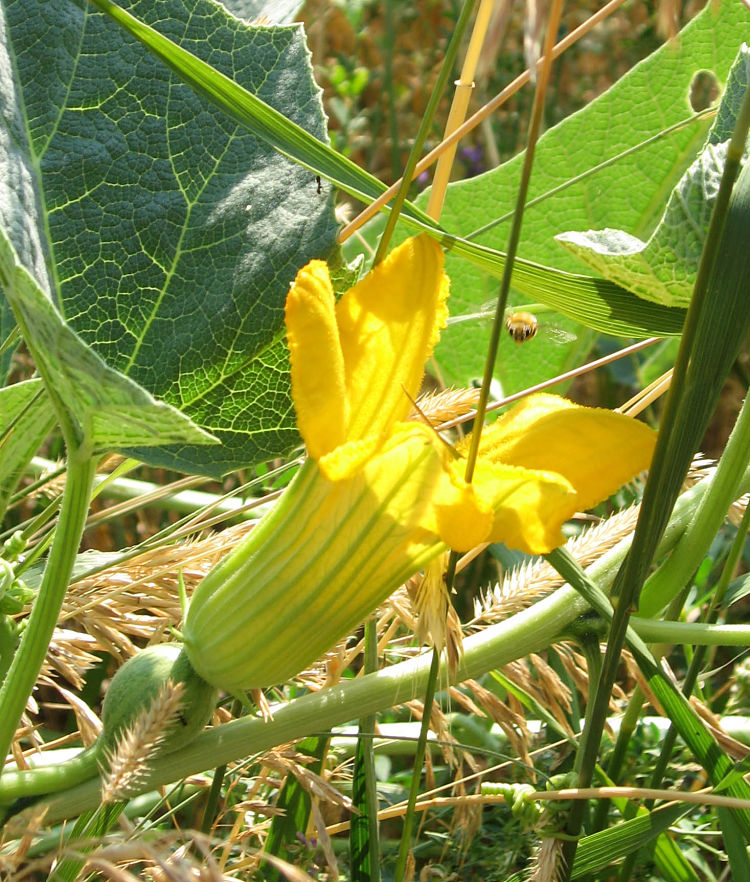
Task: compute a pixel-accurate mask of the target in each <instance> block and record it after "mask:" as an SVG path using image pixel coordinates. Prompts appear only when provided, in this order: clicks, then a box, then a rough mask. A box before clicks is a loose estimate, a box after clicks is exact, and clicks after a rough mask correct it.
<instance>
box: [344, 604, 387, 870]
mask: <svg viewBox="0 0 750 882" xmlns="http://www.w3.org/2000/svg"><path fill="white" fill-rule="evenodd" d="M377 669H378V631H377V622H376V619H375V617H374V616H370V617H369V618H368V619H367V621H366V622H365V673H366V674H374V673H375V672H376V671H377ZM374 737H375V714H364V715H363V716H362V717H360V720H359V741H358V744H357V751H356V755H355V760H354V763H355V769H354V782H355V791H356V790H358V787H357V783H358V782H360V781H362V780H364V794H357V796H356V797H355V800H354V801H355V805H356V807H357V808H358V809H359V811H360V815H359V816H358V817H353V818H352V822H351V827H350V828H349V830H350V833H349V836H350V839H351V843H352V879H353V880H355V879H356V880H360V879H361V880H367V882H370V880H371V882H380V832H379V828H378V782H377V778H376V777H375V754H374ZM363 846H364V847H363ZM365 851H366V858H365ZM355 855H356V859H355Z"/></svg>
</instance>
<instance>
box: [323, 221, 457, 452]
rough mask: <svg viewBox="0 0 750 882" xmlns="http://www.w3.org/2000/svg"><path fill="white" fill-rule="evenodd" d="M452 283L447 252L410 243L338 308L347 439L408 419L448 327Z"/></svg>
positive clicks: (421, 241) (424, 240)
mask: <svg viewBox="0 0 750 882" xmlns="http://www.w3.org/2000/svg"><path fill="white" fill-rule="evenodd" d="M447 297H448V278H447V276H445V275H444V273H443V253H442V251H441V250H440V246H439V245H438V244H437V243H436V242H435V241H434V240H433V239H430V238H429V237H428V236H424V235H423V236H419V237H417V238H415V239H408V240H407V241H406V242H404V243H403V244H402V245H400V246H399V247H398V248H395V249H394V250H393V251H392V252H391V253H390V254H389V255H388V257H386V259H385V260H384V261H383V262H382V263H380V264H378V266H376V267H374V268H373V269H372V270H371V271H370V272H369V273H368V274H367V275H366V276H365V278H364V279H362V281H360V282H359V283H358V284H357V285H355V286H354V287H353V288H352V289H351V290H349V291H347V293H346V294H345V295H344V296H343V297H342V298H341V300H340V301H339V302H338V304H337V306H336V318H337V320H338V324H339V334H340V338H341V348H342V350H343V353H344V363H345V364H346V388H347V392H348V400H349V405H350V408H351V412H350V413H351V415H350V422H349V431H348V434H347V437H348V439H349V440H350V441H356V440H361V439H363V438H366V437H368V436H373V435H375V436H377V435H381V434H383V433H384V432H387V431H388V430H389V429H390V427H391V426H393V425H394V424H395V423H397V422H399V421H401V420H403V419H406V417H407V415H408V413H409V410H410V408H411V403H410V401H409V398H408V395H407V394H405V392H404V390H406V392H408V394H409V395H412V396H416V394H417V392H418V391H419V386H420V383H421V382H422V376H423V374H424V364H425V361H426V360H427V358H428V357H429V355H430V353H431V352H432V348H433V346H434V345H435V343H436V342H437V340H438V337H439V329H440V328H441V327H442V326H443V325H444V324H445V320H446V318H447V309H446V305H445V301H446V299H447Z"/></svg>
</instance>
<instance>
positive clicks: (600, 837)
mask: <svg viewBox="0 0 750 882" xmlns="http://www.w3.org/2000/svg"><path fill="white" fill-rule="evenodd" d="M688 811H689V807H688V806H685V805H683V804H674V805H667V806H664V807H662V808H658V809H655V810H654V811H651V812H647V813H643V814H640V815H638V816H637V817H635V818H631V819H630V820H629V821H623V822H622V823H621V824H617V825H616V826H614V827H610V828H609V829H607V830H600V831H599V832H598V833H593V834H592V835H591V836H584V837H583V839H581V841H580V842H579V844H578V851H577V852H576V858H575V862H574V864H573V871H572V873H571V877H570V878H571V879H580V878H581V877H582V876H586V875H588V874H589V873H598V872H600V871H601V870H604V869H605V868H606V867H608V866H610V865H611V864H613V863H614V862H615V861H617V860H619V859H620V858H623V857H625V856H626V855H628V854H630V853H631V852H633V851H636V850H637V849H639V848H643V847H644V846H646V845H648V844H649V843H651V842H653V840H654V839H655V837H657V836H659V835H660V834H662V833H664V831H665V830H667V829H668V828H669V827H670V826H671V825H672V824H673V823H674V822H675V821H676V820H677V819H678V818H681V817H682V816H683V815H684V814H686V813H687V812H688ZM682 878H684V879H686V880H687V879H689V878H690V877H682Z"/></svg>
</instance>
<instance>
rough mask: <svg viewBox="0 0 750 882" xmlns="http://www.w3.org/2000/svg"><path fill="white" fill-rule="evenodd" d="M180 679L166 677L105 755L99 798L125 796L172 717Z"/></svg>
mask: <svg viewBox="0 0 750 882" xmlns="http://www.w3.org/2000/svg"><path fill="white" fill-rule="evenodd" d="M184 691H185V689H184V686H183V685H182V683H173V682H172V681H171V680H167V682H166V684H165V685H164V687H163V688H162V689H161V691H160V692H159V694H158V695H157V696H156V698H155V699H154V700H153V702H152V703H151V705H150V707H149V708H148V709H147V710H145V711H144V712H143V713H141V714H140V715H139V716H138V717H137V719H136V721H135V722H134V723H133V725H132V726H131V727H130V728H129V729H128V730H127V731H126V732H124V733H123V734H122V735H121V737H120V738H119V740H118V742H117V747H116V748H115V750H114V751H113V753H112V755H111V756H110V757H108V765H109V769H108V771H107V774H106V776H105V778H104V781H103V784H102V802H114V801H116V800H118V799H123V798H126V793H127V791H128V789H129V788H131V787H132V786H133V785H134V784H135V782H136V781H137V780H138V778H139V777H140V776H141V775H142V774H143V772H144V770H145V768H146V765H147V763H148V761H149V759H151V757H153V755H154V754H155V753H156V751H157V750H158V748H159V746H160V745H161V743H162V742H163V741H164V737H165V734H166V731H167V728H168V726H169V724H170V723H171V722H172V721H173V720H174V718H175V716H176V715H177V712H178V710H179V708H180V704H181V702H182V697H183V694H184Z"/></svg>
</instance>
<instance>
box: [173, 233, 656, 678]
mask: <svg viewBox="0 0 750 882" xmlns="http://www.w3.org/2000/svg"><path fill="white" fill-rule="evenodd" d="M447 296H448V279H447V277H446V276H445V274H444V273H443V255H442V251H441V249H440V247H439V246H438V245H437V244H436V243H435V242H434V241H433V240H432V239H430V238H428V237H426V236H420V237H418V238H415V239H410V240H408V241H407V242H405V243H404V244H403V245H401V246H400V247H398V248H396V249H394V251H393V252H392V253H391V254H390V255H389V256H388V258H387V259H386V260H384V261H383V262H382V263H381V264H379V265H378V266H377V267H375V268H374V269H373V270H372V271H371V272H370V273H368V274H367V276H366V277H365V278H364V279H362V280H361V281H360V282H359V283H358V284H356V285H355V286H354V287H353V288H351V289H350V290H349V291H348V292H347V293H346V294H345V295H344V296H343V297H342V298H341V299H340V300H339V301H338V303H337V302H336V300H335V297H334V293H333V288H332V286H331V281H330V277H329V274H328V267H327V265H326V264H325V263H323V262H322V261H312V262H311V263H310V264H308V265H307V266H306V267H304V268H303V269H302V270H300V272H299V273H298V275H297V279H296V280H295V282H294V284H293V285H292V288H291V290H290V292H289V296H288V298H287V306H286V324H287V338H288V342H289V351H290V357H291V374H292V395H293V398H294V404H295V408H296V411H297V419H298V425H299V429H300V433H301V434H302V437H303V439H304V441H305V444H306V445H307V451H308V454H309V459H308V460H307V461H306V462H305V464H304V465H303V466H302V468H301V469H300V471H299V473H298V474H297V476H296V477H295V478H294V480H293V481H292V483H291V484H290V486H289V487H288V489H287V490H286V492H285V493H284V495H283V496H282V498H281V499H280V500H279V503H278V504H277V505H276V507H275V508H274V510H273V511H272V512H271V513H270V514H269V515H268V516H267V517H266V518H264V520H263V521H262V522H261V523H260V524H259V525H258V526H257V527H256V528H255V529H254V530H253V532H252V533H251V534H250V535H249V536H248V537H247V539H245V540H244V541H243V542H242V543H241V544H240V545H239V546H238V547H237V548H236V549H235V550H234V551H233V552H232V553H231V554H230V555H229V556H228V557H227V558H226V559H225V560H223V561H222V562H221V563H219V564H218V565H217V566H216V567H214V569H213V570H212V571H211V572H210V573H209V574H208V575H207V576H206V578H205V579H204V580H203V581H202V582H201V583H200V585H199V586H198V588H197V589H196V592H195V594H194V596H193V598H192V601H191V603H190V607H189V610H188V614H187V617H186V621H185V628H184V639H185V649H186V651H187V654H188V657H189V658H190V661H191V663H192V664H193V666H194V667H195V669H196V670H197V671H198V673H199V674H200V675H201V676H202V677H204V679H206V680H207V681H208V682H210V683H212V684H213V685H216V686H218V687H220V688H223V689H226V690H228V691H239V690H243V689H250V688H259V687H264V686H269V685H272V684H274V683H280V682H283V681H284V680H286V679H289V678H290V677H291V676H293V675H295V674H297V673H299V672H300V671H301V670H303V669H304V668H305V667H306V666H307V665H309V664H310V663H312V662H313V661H314V660H315V659H316V658H318V657H320V656H321V655H322V653H324V652H325V651H326V650H327V649H329V648H331V647H332V646H333V645H334V644H335V643H336V642H337V641H338V640H340V639H341V638H342V637H344V636H345V635H346V634H347V633H349V632H350V631H351V630H352V629H354V628H355V627H356V626H357V625H358V624H359V623H360V622H361V621H362V620H363V619H364V618H365V617H366V616H367V615H368V614H369V613H370V612H372V611H373V610H374V609H375V607H376V606H377V605H378V604H380V603H382V602H383V601H384V600H385V599H386V598H387V597H388V595H389V594H390V593H391V592H392V591H393V590H394V589H395V588H397V587H398V586H399V585H400V584H402V583H403V582H404V581H405V580H406V579H407V578H408V577H409V576H411V575H413V574H414V573H415V572H417V571H418V570H420V569H422V568H423V567H425V566H426V565H427V564H428V563H429V562H430V561H431V560H432V559H433V558H435V557H436V556H437V555H439V554H441V553H442V552H444V551H445V550H446V548H448V547H449V548H453V549H455V550H457V551H464V550H467V549H469V548H471V547H473V546H475V545H477V544H479V543H480V542H495V541H503V542H505V543H506V544H507V545H509V546H510V547H513V548H518V549H521V550H523V551H526V552H529V553H532V554H541V553H544V552H547V551H550V550H551V549H552V548H554V547H556V546H557V545H559V544H560V543H561V542H562V533H561V527H562V524H563V523H564V522H565V521H566V520H567V519H568V518H569V517H570V516H571V515H572V514H573V513H574V512H575V511H576V510H579V509H582V508H587V507H590V506H591V505H593V504H594V503H596V502H598V501H600V500H602V499H604V498H606V497H607V496H609V495H610V494H611V493H612V492H614V491H615V490H616V489H617V488H618V487H620V486H621V485H622V484H623V483H624V482H625V481H627V480H629V479H630V478H631V477H633V475H635V474H636V473H638V472H639V471H641V470H642V469H644V468H646V467H647V466H648V463H649V460H650V457H651V452H652V449H653V433H652V431H651V430H650V429H649V428H648V427H646V426H645V425H643V424H642V423H638V422H636V421H634V420H632V419H630V418H628V417H624V416H621V415H619V414H614V413H612V412H610V411H606V410H593V409H589V408H583V407H579V406H577V405H574V404H572V403H571V402H569V401H566V400H565V399H561V398H557V397H555V396H551V395H537V396H534V397H532V398H529V399H527V400H526V401H524V402H523V403H521V404H519V405H517V406H516V407H515V408H513V409H512V410H510V411H509V412H508V413H507V414H505V415H504V416H502V417H500V418H499V419H498V420H497V421H496V422H495V423H493V424H492V425H491V426H489V427H488V428H486V429H485V430H484V431H483V433H482V439H481V447H480V458H479V461H478V463H477V467H476V470H475V475H474V481H473V483H472V484H470V485H469V484H466V482H465V481H464V480H463V473H464V468H465V459H464V455H465V450H466V444H461V445H459V446H458V447H457V448H456V450H455V451H453V450H451V449H450V448H449V447H448V446H447V445H446V444H444V443H443V442H442V441H441V440H440V439H439V438H438V436H437V435H436V434H435V432H434V431H433V430H432V429H430V428H429V427H428V426H426V425H423V424H421V423H417V422H407V421H406V419H407V416H408V414H409V411H410V409H411V400H412V399H413V398H414V397H416V396H417V394H418V392H419V387H420V384H421V381H422V376H423V371H424V364H425V361H426V360H427V358H428V357H429V355H430V353H431V352H432V349H433V347H434V345H435V343H436V342H437V340H438V337H439V330H440V328H441V327H442V326H443V325H444V323H445V320H446V317H447V307H446V300H447Z"/></svg>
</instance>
